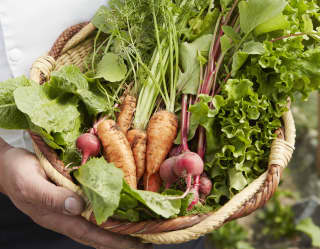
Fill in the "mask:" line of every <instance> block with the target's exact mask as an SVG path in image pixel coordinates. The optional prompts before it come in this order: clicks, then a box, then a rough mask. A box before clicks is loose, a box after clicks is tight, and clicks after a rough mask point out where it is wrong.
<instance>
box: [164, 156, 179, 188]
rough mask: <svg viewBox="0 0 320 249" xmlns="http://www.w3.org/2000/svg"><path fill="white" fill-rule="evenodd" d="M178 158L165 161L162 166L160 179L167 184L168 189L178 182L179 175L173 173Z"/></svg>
mask: <svg viewBox="0 0 320 249" xmlns="http://www.w3.org/2000/svg"><path fill="white" fill-rule="evenodd" d="M176 160H177V158H176V157H170V158H168V159H167V160H165V161H164V162H163V163H162V164H161V166H160V177H161V179H162V180H163V181H164V182H165V184H166V189H167V188H170V186H171V185H172V184H173V183H174V182H175V181H177V180H178V177H177V175H175V173H174V172H173V167H174V166H175V165H176Z"/></svg>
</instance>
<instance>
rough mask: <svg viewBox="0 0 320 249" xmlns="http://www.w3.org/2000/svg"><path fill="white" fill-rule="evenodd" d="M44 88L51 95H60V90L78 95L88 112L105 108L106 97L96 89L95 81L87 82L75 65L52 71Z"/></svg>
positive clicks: (100, 111)
mask: <svg viewBox="0 0 320 249" xmlns="http://www.w3.org/2000/svg"><path fill="white" fill-rule="evenodd" d="M45 88H46V90H47V91H48V94H49V95H50V96H52V97H55V96H57V95H58V96H59V95H61V92H64V93H72V94H74V95H76V96H78V97H79V98H80V99H81V100H82V101H83V102H84V104H85V105H86V108H87V109H88V112H89V114H92V115H97V114H99V113H102V112H104V111H106V109H107V98H106V97H105V96H104V95H103V93H101V92H100V91H99V90H98V88H97V86H96V82H91V83H90V84H89V83H88V81H87V79H86V77H85V76H84V75H83V74H82V73H81V71H80V69H79V68H78V67H76V66H73V65H68V66H64V67H63V68H61V69H60V70H59V71H55V72H53V73H52V75H51V78H50V81H49V82H48V83H46V84H45Z"/></svg>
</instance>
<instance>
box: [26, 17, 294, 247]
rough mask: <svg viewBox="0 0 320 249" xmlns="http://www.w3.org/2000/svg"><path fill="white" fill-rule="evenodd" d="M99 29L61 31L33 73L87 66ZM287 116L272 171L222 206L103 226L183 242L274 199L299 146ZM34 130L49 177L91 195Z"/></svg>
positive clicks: (35, 76)
mask: <svg viewBox="0 0 320 249" xmlns="http://www.w3.org/2000/svg"><path fill="white" fill-rule="evenodd" d="M94 31H95V27H94V26H93V25H92V24H91V23H88V22H87V23H81V24H78V25H75V26H72V27H70V28H68V29H67V30H66V31H64V32H63V33H62V34H61V35H60V36H59V38H58V39H57V40H56V42H55V43H54V45H53V47H52V49H51V50H50V52H49V53H48V54H46V55H44V56H42V57H40V58H39V59H38V60H36V61H35V62H34V63H33V65H32V68H31V72H30V78H31V79H32V80H34V81H36V82H38V83H39V84H42V83H43V82H45V81H46V80H48V79H49V78H50V73H51V72H52V71H53V70H58V69H59V68H61V67H62V66H64V65H69V64H73V65H77V66H79V67H80V68H81V67H82V65H83V61H84V58H85V57H86V56H87V55H88V54H89V53H90V52H91V51H92V49H93V39H94V37H93V33H94ZM282 121H283V128H282V129H279V130H277V135H278V137H277V138H276V139H275V140H274V141H273V143H272V146H271V152H270V157H269V164H268V170H267V171H266V172H265V173H264V174H262V175H261V176H260V177H259V178H257V179H256V180H255V181H253V182H252V183H251V184H250V185H249V186H247V187H246V188H245V189H243V190H242V191H241V192H240V193H239V194H237V195H235V196H234V197H233V198H232V199H231V200H230V201H229V202H228V203H226V204H225V205H224V206H223V207H221V208H220V209H219V210H217V211H215V212H210V213H207V214H199V215H192V216H186V217H179V218H176V219H170V220H155V221H144V222H138V223H130V222H123V221H117V220H111V219H109V220H108V221H107V222H105V223H104V224H102V225H101V227H102V228H104V229H106V230H109V231H112V232H116V233H121V234H129V235H131V236H135V237H140V238H142V239H143V240H144V241H145V242H150V243H154V244H175V243H176V244H178V243H183V242H187V241H190V240H193V239H197V238H199V237H200V236H202V235H204V234H206V233H209V232H211V231H212V230H214V229H218V228H219V227H221V226H222V225H223V224H224V223H226V222H228V221H231V220H233V219H237V218H240V217H244V216H246V215H248V214H250V213H252V212H253V211H255V210H256V209H258V208H260V207H262V206H263V205H264V204H265V203H266V202H267V201H268V200H269V199H270V198H271V196H272V195H273V193H274V192H275V190H276V188H277V186H278V184H279V182H280V178H281V174H282V171H283V169H284V168H285V167H286V166H287V165H288V162H289V161H290V159H291V156H292V153H293V151H294V143H295V125H294V120H293V117H292V114H291V112H290V111H288V112H287V113H285V114H284V115H283V117H282ZM30 134H31V137H32V140H33V145H34V149H35V152H36V154H37V156H38V158H39V160H40V163H41V165H42V167H43V168H44V170H45V172H46V174H47V176H48V177H49V178H50V179H51V180H52V181H53V182H55V183H56V184H57V185H59V186H63V187H65V188H68V189H70V190H72V191H74V192H76V193H78V194H79V195H81V196H82V197H84V199H85V200H86V198H85V196H84V195H83V193H82V191H81V189H80V188H79V186H77V185H75V184H74V183H73V182H72V180H71V178H70V176H69V175H68V174H67V173H66V172H65V171H64V165H63V163H62V162H61V161H60V160H59V158H58V156H57V154H56V153H55V152H54V151H53V150H52V149H51V148H49V147H48V146H47V145H46V144H45V143H44V142H43V140H42V139H41V138H40V137H39V136H38V135H36V134H32V133H31V132H30ZM86 201H87V200H86ZM87 203H88V207H87V210H86V211H85V212H84V213H83V214H82V215H83V217H85V218H86V219H87V220H89V221H91V222H93V223H95V219H94V216H93V213H92V209H91V208H90V204H89V202H88V201H87Z"/></svg>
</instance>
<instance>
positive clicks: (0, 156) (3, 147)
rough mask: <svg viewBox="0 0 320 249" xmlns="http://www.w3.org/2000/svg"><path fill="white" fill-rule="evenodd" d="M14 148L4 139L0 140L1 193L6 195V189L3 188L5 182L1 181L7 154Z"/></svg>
mask: <svg viewBox="0 0 320 249" xmlns="http://www.w3.org/2000/svg"><path fill="white" fill-rule="evenodd" d="M11 148H12V146H10V145H9V144H7V143H6V142H5V141H4V140H3V139H1V138H0V193H3V194H5V191H4V187H3V184H2V183H3V180H2V179H1V176H2V175H3V172H2V170H3V167H4V166H3V163H4V157H5V154H6V152H7V151H8V150H9V149H11Z"/></svg>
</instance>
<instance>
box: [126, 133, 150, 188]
mask: <svg viewBox="0 0 320 249" xmlns="http://www.w3.org/2000/svg"><path fill="white" fill-rule="evenodd" d="M127 139H128V141H129V143H130V145H131V150H132V153H133V157H134V160H135V163H136V167H137V168H136V169H137V182H139V180H140V178H141V177H142V176H143V174H144V172H145V169H146V150H147V134H146V132H145V131H143V130H139V129H133V130H130V131H128V133H127Z"/></svg>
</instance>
